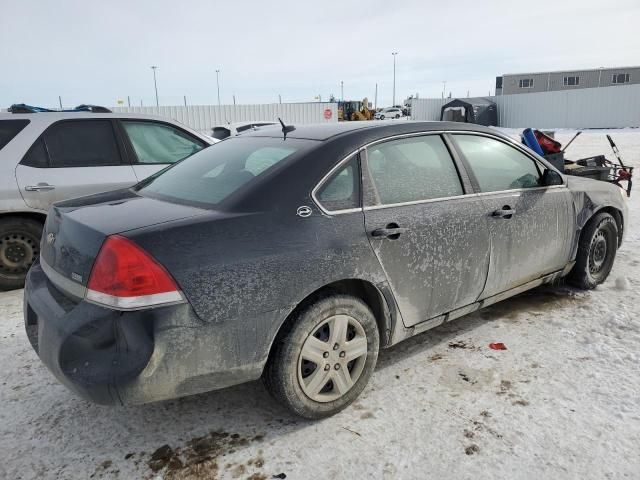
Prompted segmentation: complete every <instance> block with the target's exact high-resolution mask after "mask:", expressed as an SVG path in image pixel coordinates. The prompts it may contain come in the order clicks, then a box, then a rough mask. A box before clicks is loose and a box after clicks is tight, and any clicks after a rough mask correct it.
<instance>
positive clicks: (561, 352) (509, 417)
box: [0, 130, 640, 480]
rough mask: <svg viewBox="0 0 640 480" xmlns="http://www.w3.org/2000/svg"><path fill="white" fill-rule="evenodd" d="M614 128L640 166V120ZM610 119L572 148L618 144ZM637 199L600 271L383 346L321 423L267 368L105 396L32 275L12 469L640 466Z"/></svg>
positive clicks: (201, 473) (409, 470)
mask: <svg viewBox="0 0 640 480" xmlns="http://www.w3.org/2000/svg"><path fill="white" fill-rule="evenodd" d="M509 133H512V134H516V132H515V131H512V132H509ZM609 133H611V134H612V135H613V137H614V139H615V140H616V141H617V142H618V145H619V147H620V150H621V152H622V154H623V155H624V156H625V158H627V159H628V160H629V163H631V164H635V165H638V166H640V131H637V130H621V131H609ZM604 134H605V132H599V131H590V132H587V133H584V134H583V135H582V137H580V138H579V139H578V140H576V142H575V143H574V144H573V145H572V146H571V147H570V149H569V152H570V153H575V155H576V157H578V156H585V155H591V154H598V153H605V152H606V153H608V154H609V153H610V150H609V147H608V144H607V142H606V139H605V138H604ZM571 135H572V132H570V131H559V132H558V134H557V138H558V139H559V140H560V141H562V142H564V141H566V140H567V139H568V138H570V136H571ZM629 205H630V211H631V218H630V226H629V231H628V232H627V236H626V241H625V244H624V245H623V247H622V249H621V250H620V251H619V254H618V257H617V260H616V264H615V267H614V270H613V272H612V274H611V276H610V278H609V280H608V281H607V282H606V283H605V284H604V285H602V286H600V287H599V288H598V289H596V290H595V291H591V292H581V291H577V290H573V289H571V288H568V287H562V288H548V287H547V288H539V289H536V290H534V291H531V292H529V293H526V294H523V295H520V296H518V297H516V298H513V299H511V300H507V301H505V302H502V303H500V304H497V305H495V306H492V307H489V308H487V309H485V310H482V311H480V312H477V313H475V314H472V315H469V316H467V317H464V318H461V319H459V320H456V321H455V322H452V323H450V324H447V325H444V326H442V327H440V328H437V329H435V330H432V331H430V332H427V333H425V334H422V335H419V336H417V337H414V338H412V339H410V340H408V341H406V342H404V343H401V344H399V345H397V346H396V347H393V348H391V349H389V350H385V351H383V352H382V353H381V355H380V360H379V364H378V368H377V370H376V373H375V375H374V377H373V380H372V382H371V384H370V385H369V387H368V388H367V389H366V390H365V392H364V393H363V395H362V397H361V398H360V399H359V400H358V401H357V402H356V403H355V404H354V405H353V406H351V407H350V408H348V409H346V410H345V411H343V412H342V413H340V414H339V415H337V416H335V417H333V418H330V419H327V420H324V421H320V422H307V421H301V420H299V419H297V418H294V417H292V416H290V415H289V414H288V413H287V412H286V411H284V410H283V409H282V408H281V407H280V406H278V405H276V404H275V403H274V402H273V401H272V400H271V399H270V397H269V396H268V395H267V394H266V393H265V391H264V390H263V388H262V386H261V385H260V384H259V383H257V382H256V383H253V384H247V385H242V386H239V387H235V388H231V389H228V390H225V391H220V392H214V393H209V394H204V395H197V396H193V397H189V398H184V399H180V400H175V401H168V402H162V403H156V404H151V405H143V406H136V407H127V408H125V407H101V406H96V405H92V404H90V403H88V402H86V401H84V400H81V399H79V398H77V397H75V396H74V395H73V394H71V393H70V392H69V391H67V390H66V389H65V388H64V387H62V386H61V385H60V384H58V382H57V381H56V380H55V379H54V378H53V377H52V375H51V374H50V373H49V372H48V371H47V370H46V369H45V367H44V366H43V365H42V364H41V363H40V362H39V361H38V358H37V357H36V355H35V353H34V352H33V351H32V350H31V347H30V346H29V342H28V341H27V338H26V336H25V333H24V328H23V324H22V303H21V301H22V300H21V297H22V292H21V291H15V292H8V293H0V368H2V385H1V386H0V478H3V479H4V478H6V479H36V478H38V479H40V478H45V479H49V478H65V479H66V478H81V479H86V478H120V479H131V478H145V479H147V478H148V479H152V478H165V479H172V478H176V479H179V478H207V479H209V478H211V479H216V478H252V479H254V480H257V479H269V478H272V476H273V475H278V474H285V475H286V478H288V479H331V478H340V479H342V478H345V479H356V478H381V479H413V478H415V479H425V478H492V479H498V478H509V479H514V478H563V479H564V478H575V479H587V478H588V479H602V478H607V479H610V478H611V479H612V478H616V479H617V478H639V477H640V453H639V447H640V353H639V352H640V318H639V313H640V306H639V305H640V213H639V211H640V190H639V191H637V192H636V194H635V195H634V196H633V197H632V198H631V199H630V203H629ZM491 342H503V343H505V345H506V346H507V348H508V350H506V351H494V350H491V349H489V348H488V344H489V343H491ZM154 469H156V471H154ZM276 478H277V477H276ZM280 478H284V477H283V476H282V475H281V476H280Z"/></svg>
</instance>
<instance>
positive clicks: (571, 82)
mask: <svg viewBox="0 0 640 480" xmlns="http://www.w3.org/2000/svg"><path fill="white" fill-rule="evenodd" d="M562 83H563V85H564V86H565V87H577V86H578V85H580V77H577V76H571V77H564V79H563V81H562Z"/></svg>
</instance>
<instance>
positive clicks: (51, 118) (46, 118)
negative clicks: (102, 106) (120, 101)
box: [0, 112, 215, 143]
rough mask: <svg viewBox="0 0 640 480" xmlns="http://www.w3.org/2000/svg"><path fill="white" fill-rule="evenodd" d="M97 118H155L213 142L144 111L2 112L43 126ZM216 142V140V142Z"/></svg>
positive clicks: (0, 116) (0, 115) (3, 115)
mask: <svg viewBox="0 0 640 480" xmlns="http://www.w3.org/2000/svg"><path fill="white" fill-rule="evenodd" d="M96 118H124V119H126V118H130V119H132V120H154V121H159V122H165V123H173V124H175V125H177V126H179V127H180V128H183V129H185V130H188V131H189V132H190V133H192V134H194V135H196V136H197V137H200V138H201V139H204V140H207V141H208V143H211V141H210V140H211V137H209V136H207V135H204V134H202V133H200V132H198V131H197V130H194V129H193V128H191V127H189V126H188V125H185V124H183V123H181V122H179V121H177V120H175V119H173V118H169V117H161V116H159V115H148V114H144V113H124V112H122V113H121V112H111V113H109V112H104V113H97V112H96V113H94V112H39V113H10V112H0V120H21V119H22V120H29V122H30V123H31V124H33V125H40V127H41V128H46V126H48V125H50V124H52V123H55V122H57V121H59V120H72V119H96ZM214 143H215V142H214Z"/></svg>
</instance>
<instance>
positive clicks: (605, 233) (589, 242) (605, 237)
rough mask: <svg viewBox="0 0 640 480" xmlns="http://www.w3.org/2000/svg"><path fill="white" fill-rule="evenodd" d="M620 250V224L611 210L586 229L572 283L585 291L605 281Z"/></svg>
mask: <svg viewBox="0 0 640 480" xmlns="http://www.w3.org/2000/svg"><path fill="white" fill-rule="evenodd" d="M617 250H618V225H617V224H616V221H615V219H614V218H613V217H612V216H611V215H610V214H608V213H604V212H603V213H599V214H597V215H595V216H594V217H593V218H592V219H591V220H590V221H589V223H588V224H587V226H586V227H585V228H584V229H583V230H582V233H581V235H580V242H579V244H578V253H577V256H576V264H575V265H574V267H573V269H572V270H571V273H570V274H569V280H570V282H571V283H572V284H573V285H575V286H576V287H578V288H581V289H583V290H591V289H593V288H595V287H596V286H598V285H600V284H601V283H602V282H604V281H605V280H606V279H607V277H608V276H609V273H611V269H612V268H613V261H614V260H615V257H616V252H617Z"/></svg>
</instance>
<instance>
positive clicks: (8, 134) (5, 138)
mask: <svg viewBox="0 0 640 480" xmlns="http://www.w3.org/2000/svg"><path fill="white" fill-rule="evenodd" d="M28 124H29V120H0V150H2V149H3V148H4V147H5V145H7V144H8V143H9V142H10V141H11V140H13V137H15V136H16V135H18V134H19V133H20V132H21V131H22V129H23V128H24V127H26V126H27V125H28Z"/></svg>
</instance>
